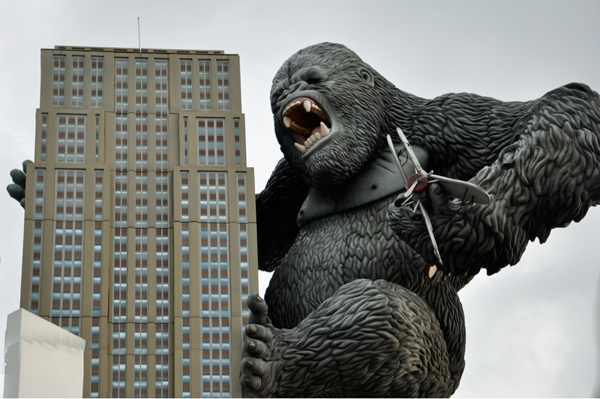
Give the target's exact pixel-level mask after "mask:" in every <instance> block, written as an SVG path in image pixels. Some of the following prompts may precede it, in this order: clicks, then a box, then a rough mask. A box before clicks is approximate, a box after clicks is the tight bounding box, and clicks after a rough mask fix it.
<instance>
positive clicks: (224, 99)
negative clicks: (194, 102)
mask: <svg viewBox="0 0 600 399" xmlns="http://www.w3.org/2000/svg"><path fill="white" fill-rule="evenodd" d="M217 90H218V96H217V99H218V102H219V111H229V61H217Z"/></svg>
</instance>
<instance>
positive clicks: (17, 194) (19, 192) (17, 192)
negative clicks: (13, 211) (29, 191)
mask: <svg viewBox="0 0 600 399" xmlns="http://www.w3.org/2000/svg"><path fill="white" fill-rule="evenodd" d="M6 191H8V195H10V196H11V197H12V198H14V199H16V200H17V201H21V200H22V199H23V198H24V197H25V190H23V187H21V186H19V185H18V184H14V183H13V184H9V185H8V186H6Z"/></svg>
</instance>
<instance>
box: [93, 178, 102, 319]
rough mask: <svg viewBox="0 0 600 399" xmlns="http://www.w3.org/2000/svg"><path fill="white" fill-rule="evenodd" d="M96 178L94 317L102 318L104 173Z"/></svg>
mask: <svg viewBox="0 0 600 399" xmlns="http://www.w3.org/2000/svg"><path fill="white" fill-rule="evenodd" d="M95 177H96V181H95V185H94V191H95V193H94V195H95V198H94V270H93V273H94V277H93V284H92V290H93V293H92V317H100V316H101V315H102V298H101V296H102V220H103V217H102V216H103V205H104V193H103V191H104V172H103V171H96V176H95Z"/></svg>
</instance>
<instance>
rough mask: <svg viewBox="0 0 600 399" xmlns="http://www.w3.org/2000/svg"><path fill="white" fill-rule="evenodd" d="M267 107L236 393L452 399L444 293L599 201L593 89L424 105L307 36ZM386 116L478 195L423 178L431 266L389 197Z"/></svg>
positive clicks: (453, 337) (422, 232)
mask: <svg viewBox="0 0 600 399" xmlns="http://www.w3.org/2000/svg"><path fill="white" fill-rule="evenodd" d="M271 107H272V111H273V115H274V121H275V134H276V136H277V140H278V141H279V144H280V145H281V151H282V152H283V155H284V158H283V159H282V160H281V161H280V162H279V163H278V164H277V166H276V168H275V170H274V171H273V174H272V176H271V177H270V179H269V181H268V183H267V185H266V187H265V189H264V191H263V192H261V193H260V194H258V195H257V196H256V207H257V226H258V240H259V241H258V251H259V269H260V270H264V271H274V274H273V277H272V279H271V282H270V285H269V287H268V289H267V291H266V295H265V298H264V299H262V298H260V297H259V296H257V295H252V296H250V298H249V299H248V306H249V308H250V310H251V316H250V324H249V325H248V326H246V327H245V334H246V336H247V338H246V339H245V341H244V351H245V353H244V359H243V360H242V375H241V384H242V389H243V392H244V395H245V396H263V397H270V396H277V397H282V396H296V397H300V396H313V397H314V396H316V397H362V396H370V397H375V396H399V397H409V396H410V397H412V396H430V397H431V396H433V397H441V396H450V395H452V394H453V393H454V391H455V390H456V389H457V387H458V385H459V382H460V379H461V375H462V373H463V370H464V367H465V361H464V354H465V340H466V337H465V324H464V315H463V311H462V307H461V303H460V300H459V298H458V295H457V292H458V291H459V290H460V289H461V288H462V287H464V286H465V285H466V284H467V283H468V282H469V281H470V280H471V279H472V278H473V276H474V275H476V274H477V273H478V272H479V271H480V270H481V269H482V268H484V269H486V271H487V273H488V274H494V273H496V272H498V271H499V270H500V269H501V268H503V267H505V266H506V265H509V264H511V265H513V264H515V263H517V262H518V261H519V259H520V257H521V255H522V254H523V251H524V250H525V247H526V246H527V243H528V241H529V240H531V241H533V240H534V239H535V238H537V239H538V240H539V241H540V242H544V241H545V240H546V239H547V238H548V235H549V234H550V231H551V229H553V228H555V227H565V226H567V225H568V224H569V223H570V222H571V221H579V220H581V219H582V218H583V217H584V216H585V214H586V212H587V210H588V209H589V207H590V206H593V205H596V202H597V201H598V200H599V199H600V98H599V96H598V93H596V92H594V91H592V90H591V89H590V88H589V87H588V86H586V85H584V84H580V83H571V84H568V85H566V86H563V87H560V88H558V89H555V90H552V91H550V92H548V93H547V94H545V95H544V96H543V97H541V98H540V99H537V100H533V101H529V102H502V101H498V100H495V99H492V98H487V97H481V96H478V95H474V94H466V93H461V94H447V95H443V96H440V97H438V98H435V99H433V100H427V99H423V98H419V97H417V96H414V95H412V94H409V93H405V92H403V91H401V90H399V89H397V88H396V87H395V86H394V85H393V84H391V83H390V82H388V81H387V80H386V79H385V78H384V77H382V76H381V75H380V74H379V73H377V71H375V70H374V69H373V68H372V67H370V66H369V65H367V64H366V63H364V62H363V61H362V60H361V59H360V58H359V57H358V56H357V55H356V54H355V53H354V52H352V51H351V50H349V49H348V48H346V47H344V46H342V45H339V44H331V43H322V44H318V45H314V46H311V47H308V48H305V49H303V50H300V51H299V52H297V53H296V54H294V55H293V56H292V57H290V58H289V59H288V60H287V61H286V62H285V63H284V64H283V66H282V67H281V68H280V69H279V71H278V72H277V74H276V75H275V78H274V80H273V86H272V89H271ZM398 127H399V128H401V129H402V130H403V131H404V133H405V135H406V136H407V138H408V140H409V141H410V143H411V144H412V147H413V149H414V150H415V153H416V155H417V158H418V160H419V163H420V164H421V165H422V166H423V167H424V168H425V169H426V170H435V173H436V174H438V175H443V176H447V177H450V178H454V179H460V180H466V181H470V182H471V183H474V184H477V185H479V186H481V187H482V188H483V189H485V190H486V191H487V192H488V193H489V195H490V202H489V203H487V204H477V203H474V202H472V201H468V199H466V198H454V197H451V196H450V195H449V194H447V193H446V192H445V191H444V189H443V188H442V187H441V186H438V185H437V184H430V185H429V188H428V189H427V192H426V194H427V199H428V200H427V201H424V202H426V203H425V207H426V209H427V212H428V214H429V215H431V223H432V229H433V233H434V236H435V238H436V239H437V242H438V245H439V253H440V257H441V260H442V261H443V263H442V262H440V261H438V259H437V257H436V256H435V255H434V251H433V248H432V241H431V239H430V236H429V234H428V230H427V227H426V224H425V221H424V220H423V219H420V220H419V218H416V217H414V214H413V212H412V211H411V210H408V209H407V208H406V207H404V206H396V205H395V204H399V201H396V199H397V198H404V193H405V190H406V188H405V186H404V183H403V180H402V177H401V175H399V174H398V172H399V171H398V169H397V168H396V167H395V164H394V160H393V159H392V157H393V156H398V155H400V156H401V157H402V150H403V147H402V145H401V143H400V141H399V140H397V141H395V144H396V154H392V152H391V151H390V150H389V149H388V147H387V145H386V136H387V135H388V134H392V135H393V136H394V137H396V135H395V134H394V132H395V131H396V128H398ZM407 165H408V163H407ZM405 167H406V166H405ZM433 266H436V267H437V272H436V268H435V267H433Z"/></svg>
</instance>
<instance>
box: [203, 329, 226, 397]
mask: <svg viewBox="0 0 600 399" xmlns="http://www.w3.org/2000/svg"><path fill="white" fill-rule="evenodd" d="M201 345H202V349H201V361H202V397H203V398H212V397H229V396H230V394H231V385H230V384H231V377H230V359H229V350H230V334H229V319H225V318H207V319H202V344H201Z"/></svg>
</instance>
